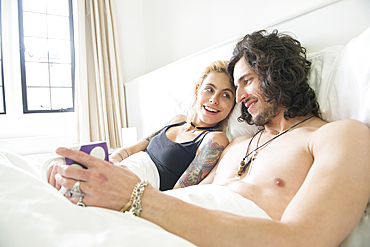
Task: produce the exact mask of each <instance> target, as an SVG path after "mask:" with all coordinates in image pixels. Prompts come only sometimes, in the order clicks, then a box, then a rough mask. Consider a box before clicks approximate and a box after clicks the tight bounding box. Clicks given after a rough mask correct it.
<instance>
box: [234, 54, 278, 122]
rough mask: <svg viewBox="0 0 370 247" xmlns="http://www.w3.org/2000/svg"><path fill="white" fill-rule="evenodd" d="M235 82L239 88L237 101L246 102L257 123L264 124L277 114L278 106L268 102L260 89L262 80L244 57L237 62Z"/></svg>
mask: <svg viewBox="0 0 370 247" xmlns="http://www.w3.org/2000/svg"><path fill="white" fill-rule="evenodd" d="M234 84H235V86H236V88H237V90H236V102H238V103H239V102H242V103H243V104H244V106H245V107H246V109H247V112H248V113H249V114H250V115H251V116H252V120H253V123H254V124H255V125H257V126H263V125H265V124H267V123H269V122H270V120H271V119H272V118H274V117H275V116H276V115H277V110H278V107H277V106H276V105H275V104H268V103H267V102H266V98H265V97H264V95H263V94H262V93H261V89H260V86H261V82H260V80H259V79H258V76H257V74H256V72H255V71H254V70H253V69H252V68H250V67H249V66H247V64H246V62H245V59H244V58H241V59H240V60H239V61H238V62H237V63H236V64H235V67H234Z"/></svg>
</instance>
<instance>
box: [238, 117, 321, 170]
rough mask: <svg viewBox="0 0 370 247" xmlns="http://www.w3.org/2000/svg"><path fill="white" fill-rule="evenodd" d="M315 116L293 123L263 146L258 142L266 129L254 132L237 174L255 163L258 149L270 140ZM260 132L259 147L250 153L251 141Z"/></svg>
mask: <svg viewBox="0 0 370 247" xmlns="http://www.w3.org/2000/svg"><path fill="white" fill-rule="evenodd" d="M314 116H315V115H313V116H311V117H308V118H306V119H304V120H302V121H301V122H299V123H297V124H295V125H293V126H292V127H290V128H289V129H286V130H284V131H283V132H281V133H280V134H278V135H276V136H274V137H272V138H271V139H270V140H268V141H266V142H265V143H263V144H262V145H261V146H258V143H259V140H260V139H261V136H262V132H263V131H264V129H261V130H259V131H258V132H257V133H256V134H254V136H253V137H252V138H251V140H250V141H249V144H248V149H247V153H246V154H245V156H244V158H243V160H242V161H241V162H240V165H239V169H238V171H237V173H236V174H237V175H238V177H240V176H241V175H242V174H243V173H244V172H245V169H246V168H247V167H248V166H249V165H251V166H252V165H253V161H254V160H255V159H256V155H257V151H258V150H260V149H261V148H263V147H265V146H266V145H267V144H269V143H270V142H272V141H273V140H275V139H276V138H278V137H279V136H282V135H284V134H285V133H286V132H288V131H289V130H291V129H293V128H295V127H297V126H298V125H300V124H302V123H303V122H305V121H307V120H309V119H311V118H313V117H314ZM258 133H261V134H260V136H259V138H258V141H257V147H256V149H254V150H253V151H252V152H250V153H248V150H249V148H250V145H251V143H252V141H253V139H254V137H255V136H256V135H257V134H258ZM248 157H249V159H248V161H247V162H245V159H246V158H248ZM250 170H251V169H249V172H248V174H249V173H250Z"/></svg>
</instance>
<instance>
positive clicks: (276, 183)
mask: <svg viewBox="0 0 370 247" xmlns="http://www.w3.org/2000/svg"><path fill="white" fill-rule="evenodd" d="M274 184H275V185H276V186H279V187H284V181H283V180H282V179H280V178H275V179H274Z"/></svg>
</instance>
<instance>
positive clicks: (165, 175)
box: [145, 121, 221, 191]
mask: <svg viewBox="0 0 370 247" xmlns="http://www.w3.org/2000/svg"><path fill="white" fill-rule="evenodd" d="M185 123H186V121H183V122H180V123H176V124H171V125H168V126H166V127H164V128H163V129H162V131H161V132H160V133H159V134H158V135H156V136H154V137H153V139H152V140H151V141H150V143H149V145H148V147H147V148H146V150H145V152H147V153H148V154H149V156H150V158H151V159H152V160H153V162H154V163H155V165H156V166H157V169H158V172H159V177H160V188H159V189H160V190H162V191H164V190H168V189H172V188H173V186H175V184H176V182H177V180H179V178H180V177H181V175H182V174H183V173H184V172H185V171H186V169H187V168H188V166H189V165H190V163H191V162H192V161H193V159H194V157H195V155H196V152H197V149H198V147H199V145H200V144H201V143H202V141H203V139H204V137H205V136H206V134H207V133H209V132H210V131H221V130H206V131H203V132H202V133H200V134H199V135H198V136H197V137H196V138H195V139H194V140H192V141H188V142H183V143H177V142H173V141H171V140H170V139H168V137H167V136H166V131H167V130H168V129H169V128H171V127H175V126H179V125H183V124H185Z"/></svg>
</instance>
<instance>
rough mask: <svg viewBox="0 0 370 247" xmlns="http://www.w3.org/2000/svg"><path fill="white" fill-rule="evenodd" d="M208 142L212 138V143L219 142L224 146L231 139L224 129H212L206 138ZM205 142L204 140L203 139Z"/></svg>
mask: <svg viewBox="0 0 370 247" xmlns="http://www.w3.org/2000/svg"><path fill="white" fill-rule="evenodd" d="M204 140H205V141H206V142H209V140H211V142H212V143H217V144H218V145H221V146H223V147H224V148H225V147H226V146H227V145H229V139H228V138H227V136H226V133H225V132H222V131H212V132H209V133H208V134H207V135H206V137H205V138H204ZM203 143H204V141H203Z"/></svg>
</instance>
